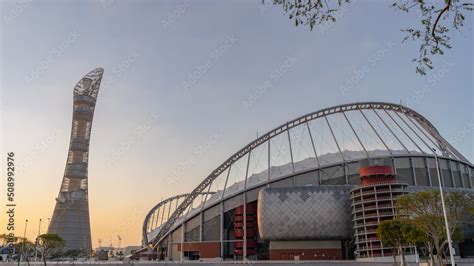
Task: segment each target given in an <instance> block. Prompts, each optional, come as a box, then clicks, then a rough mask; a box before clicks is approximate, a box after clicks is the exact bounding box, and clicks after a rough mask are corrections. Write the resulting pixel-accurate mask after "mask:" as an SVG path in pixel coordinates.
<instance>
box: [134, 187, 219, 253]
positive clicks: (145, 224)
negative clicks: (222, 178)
mask: <svg viewBox="0 0 474 266" xmlns="http://www.w3.org/2000/svg"><path fill="white" fill-rule="evenodd" d="M210 194H214V193H213V192H202V193H199V195H210ZM187 196H189V193H185V194H180V195H176V196H173V197H169V198H167V199H165V200H162V201H160V202H159V203H158V204H156V205H155V206H154V207H153V208H151V210H150V211H149V212H148V213H147V215H146V216H145V219H144V220H143V226H142V242H143V245H147V244H148V242H149V241H148V233H147V228H148V222H149V221H150V217H151V216H152V215H153V213H154V212H155V211H156V210H158V209H159V208H160V207H161V206H164V205H166V204H168V203H170V202H173V201H175V200H179V199H181V198H185V197H187Z"/></svg>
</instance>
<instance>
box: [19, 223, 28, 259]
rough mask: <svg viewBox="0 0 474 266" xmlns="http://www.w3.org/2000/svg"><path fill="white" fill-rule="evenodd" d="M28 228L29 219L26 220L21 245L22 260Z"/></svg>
mask: <svg viewBox="0 0 474 266" xmlns="http://www.w3.org/2000/svg"><path fill="white" fill-rule="evenodd" d="M26 228H28V219H26V222H25V231H23V244H22V246H21V254H20V262H21V259H22V258H23V253H25V242H26Z"/></svg>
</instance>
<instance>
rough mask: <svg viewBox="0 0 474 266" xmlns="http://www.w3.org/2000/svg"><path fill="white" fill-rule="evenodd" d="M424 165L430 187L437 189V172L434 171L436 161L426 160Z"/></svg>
mask: <svg viewBox="0 0 474 266" xmlns="http://www.w3.org/2000/svg"><path fill="white" fill-rule="evenodd" d="M426 163H427V164H428V171H429V173H430V177H431V186H433V187H438V186H439V182H438V171H437V170H436V161H435V159H434V158H426Z"/></svg>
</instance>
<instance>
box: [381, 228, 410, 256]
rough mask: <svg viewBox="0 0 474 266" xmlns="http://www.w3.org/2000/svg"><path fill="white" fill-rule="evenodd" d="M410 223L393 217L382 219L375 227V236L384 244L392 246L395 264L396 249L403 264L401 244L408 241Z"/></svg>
mask: <svg viewBox="0 0 474 266" xmlns="http://www.w3.org/2000/svg"><path fill="white" fill-rule="evenodd" d="M410 227H412V226H411V224H409V223H407V222H406V221H404V220H400V219H393V220H387V221H383V222H381V223H380V224H379V227H378V228H377V236H378V237H379V239H380V241H382V243H383V245H384V246H388V247H391V248H392V256H393V263H394V264H395V265H396V264H397V257H396V256H395V253H396V251H398V253H399V254H400V255H401V262H402V264H403V265H405V256H404V255H403V246H404V245H406V244H408V243H409V237H408V233H409V232H410V231H411V228H410Z"/></svg>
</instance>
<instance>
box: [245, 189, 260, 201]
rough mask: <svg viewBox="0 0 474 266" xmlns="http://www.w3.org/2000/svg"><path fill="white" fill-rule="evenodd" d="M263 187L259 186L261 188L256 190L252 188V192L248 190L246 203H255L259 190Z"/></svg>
mask: <svg viewBox="0 0 474 266" xmlns="http://www.w3.org/2000/svg"><path fill="white" fill-rule="evenodd" d="M263 188H264V186H261V187H258V188H254V189H252V190H249V191H248V192H247V198H246V200H247V203H248V202H252V201H256V200H258V193H259V192H260V190H261V189H263Z"/></svg>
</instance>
